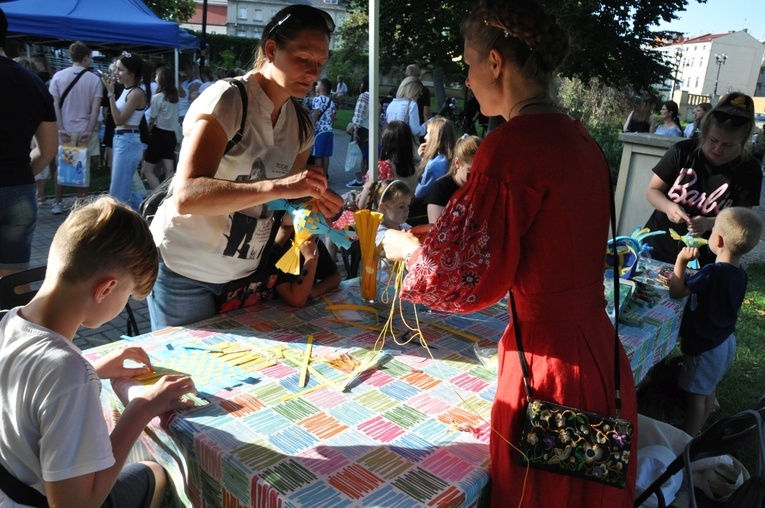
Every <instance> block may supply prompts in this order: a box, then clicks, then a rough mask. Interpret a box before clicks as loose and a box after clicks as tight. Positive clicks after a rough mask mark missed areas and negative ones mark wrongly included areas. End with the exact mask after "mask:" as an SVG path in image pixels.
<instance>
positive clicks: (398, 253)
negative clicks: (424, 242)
mask: <svg viewBox="0 0 765 508" xmlns="http://www.w3.org/2000/svg"><path fill="white" fill-rule="evenodd" d="M382 246H383V250H384V251H385V257H387V258H388V259H390V260H391V261H404V260H405V259H406V257H407V255H409V254H411V253H412V252H414V251H416V250H417V249H419V248H420V241H419V240H418V239H417V237H416V236H414V235H413V234H412V233H410V232H408V231H398V230H396V229H389V230H388V231H386V232H385V236H384V237H383V241H382Z"/></svg>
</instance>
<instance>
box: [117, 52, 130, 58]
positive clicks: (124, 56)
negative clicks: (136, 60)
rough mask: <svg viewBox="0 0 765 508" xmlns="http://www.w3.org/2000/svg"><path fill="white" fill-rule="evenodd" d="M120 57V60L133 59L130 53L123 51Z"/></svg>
mask: <svg viewBox="0 0 765 508" xmlns="http://www.w3.org/2000/svg"><path fill="white" fill-rule="evenodd" d="M120 57H122V58H133V54H132V53H128V52H127V51H123V52H122V54H121V55H120Z"/></svg>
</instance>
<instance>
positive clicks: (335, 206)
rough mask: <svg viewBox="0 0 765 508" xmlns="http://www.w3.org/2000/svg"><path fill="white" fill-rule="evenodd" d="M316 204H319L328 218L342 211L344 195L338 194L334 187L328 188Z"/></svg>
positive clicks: (320, 209)
mask: <svg viewBox="0 0 765 508" xmlns="http://www.w3.org/2000/svg"><path fill="white" fill-rule="evenodd" d="M316 204H317V205H318V206H319V211H320V212H321V213H322V215H324V217H325V218H327V219H328V220H329V219H331V218H332V217H334V216H335V215H337V214H338V213H340V210H342V209H343V206H344V205H345V200H343V197H342V196H340V195H338V194H337V192H335V191H333V190H332V189H327V190H326V191H325V192H324V193H323V194H322V195H321V196H320V197H319V198H318V199H317V200H316Z"/></svg>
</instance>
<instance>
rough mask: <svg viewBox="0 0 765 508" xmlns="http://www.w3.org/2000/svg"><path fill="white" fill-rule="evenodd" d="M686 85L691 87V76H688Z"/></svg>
mask: <svg viewBox="0 0 765 508" xmlns="http://www.w3.org/2000/svg"><path fill="white" fill-rule="evenodd" d="M685 86H686V87H687V88H690V87H691V78H686V80H685Z"/></svg>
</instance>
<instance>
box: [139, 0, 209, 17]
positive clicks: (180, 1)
mask: <svg viewBox="0 0 765 508" xmlns="http://www.w3.org/2000/svg"><path fill="white" fill-rule="evenodd" d="M145 2H146V6H147V7H149V9H151V10H152V11H154V14H156V15H157V16H159V17H160V18H162V19H167V20H169V21H175V22H176V23H185V22H187V21H188V20H190V19H191V17H192V16H193V15H194V13H195V12H196V9H197V3H196V1H195V0H145Z"/></svg>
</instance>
